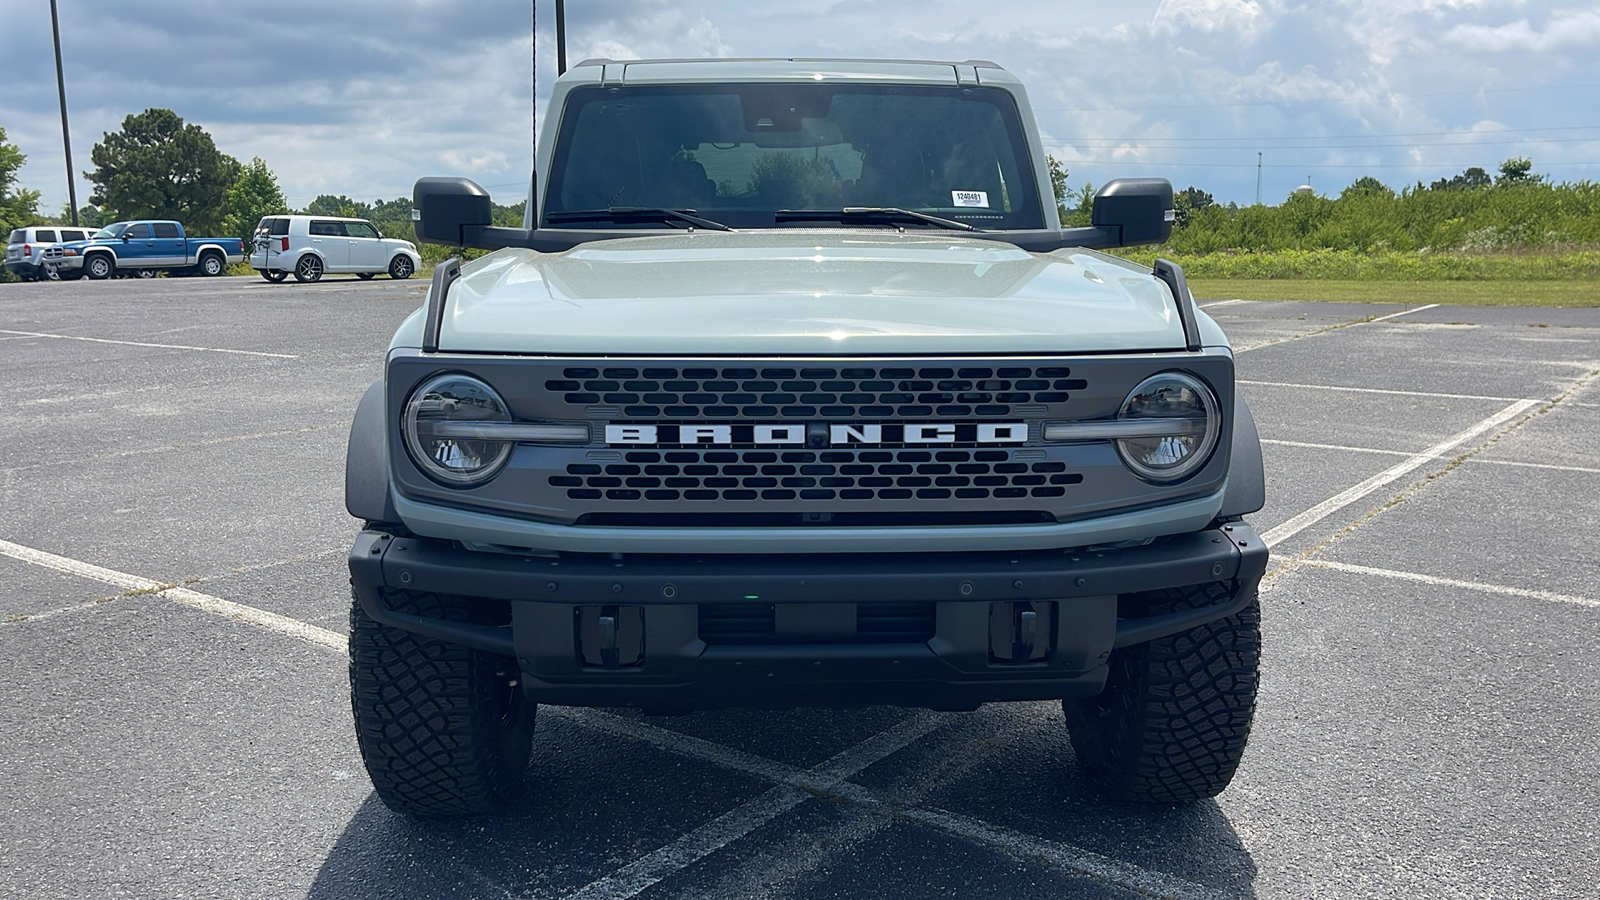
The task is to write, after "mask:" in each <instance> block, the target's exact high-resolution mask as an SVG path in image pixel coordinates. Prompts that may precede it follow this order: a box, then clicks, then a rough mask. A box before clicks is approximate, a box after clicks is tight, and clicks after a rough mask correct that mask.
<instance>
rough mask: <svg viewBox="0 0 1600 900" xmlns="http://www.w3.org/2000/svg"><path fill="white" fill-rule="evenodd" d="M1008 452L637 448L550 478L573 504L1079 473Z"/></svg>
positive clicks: (961, 490) (981, 493)
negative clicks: (1022, 459)
mask: <svg viewBox="0 0 1600 900" xmlns="http://www.w3.org/2000/svg"><path fill="white" fill-rule="evenodd" d="M1010 460H1011V453H1010V451H1006V450H818V451H799V450H791V451H781V452H780V451H769V450H665V451H642V450H635V451H630V452H628V453H626V454H623V457H622V461H621V462H615V463H604V464H602V463H573V464H570V465H568V466H567V469H566V474H564V475H551V476H549V478H550V485H551V486H552V487H558V488H565V489H566V491H567V497H568V498H570V499H573V500H601V499H604V500H705V501H724V500H980V499H988V498H996V499H1020V498H1025V497H1061V496H1064V495H1065V494H1066V492H1067V488H1068V487H1069V486H1071V485H1075V484H1081V483H1082V482H1083V476H1082V475H1081V474H1079V473H1076V472H1068V471H1067V466H1066V464H1065V463H1060V462H1012V461H1010Z"/></svg>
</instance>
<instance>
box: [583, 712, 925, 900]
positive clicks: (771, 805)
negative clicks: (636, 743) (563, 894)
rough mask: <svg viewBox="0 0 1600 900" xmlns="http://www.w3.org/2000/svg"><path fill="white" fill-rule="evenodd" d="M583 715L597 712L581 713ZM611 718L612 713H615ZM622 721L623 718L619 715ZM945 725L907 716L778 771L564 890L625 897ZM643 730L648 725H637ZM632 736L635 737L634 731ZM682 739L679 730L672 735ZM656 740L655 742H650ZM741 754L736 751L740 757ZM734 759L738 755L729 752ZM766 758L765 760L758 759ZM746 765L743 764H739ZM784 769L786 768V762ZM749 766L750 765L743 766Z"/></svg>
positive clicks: (595, 898) (719, 757)
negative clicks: (708, 815)
mask: <svg viewBox="0 0 1600 900" xmlns="http://www.w3.org/2000/svg"><path fill="white" fill-rule="evenodd" d="M583 718H584V719H589V718H595V719H598V718H599V717H598V716H593V717H591V716H584V717H583ZM613 718H615V717H613ZM620 721H625V720H620ZM941 724H943V720H941V719H940V718H938V717H937V716H931V715H921V716H913V717H912V718H910V719H906V720H904V721H902V722H900V723H899V724H897V725H894V726H893V727H891V728H888V729H886V730H884V731H881V732H879V733H878V734H876V735H874V736H873V737H871V738H868V739H867V740H865V741H863V742H861V743H860V744H857V745H855V746H854V747H851V748H850V749H848V750H845V751H844V752H842V753H839V754H838V755H836V756H834V757H833V758H832V759H830V760H828V761H827V762H824V763H822V764H821V765H819V766H816V767H814V768H812V769H811V770H810V771H808V772H806V771H801V770H794V771H795V772H796V776H797V777H796V776H790V775H788V774H787V773H785V774H783V775H779V777H778V779H777V780H778V781H779V785H778V786H777V787H774V788H772V789H771V790H769V791H767V792H765V793H763V794H762V795H761V796H759V797H756V798H755V799H753V800H748V801H746V802H745V803H743V804H741V805H739V806H738V807H736V808H734V809H732V810H729V811H728V812H726V813H723V814H722V815H720V816H718V817H717V818H715V819H712V820H711V821H710V822H707V823H706V824H704V825H701V826H700V827H699V828H696V829H694V830H693V831H690V832H689V833H687V834H685V835H683V836H682V837H679V838H678V839H677V840H675V841H673V842H671V843H669V844H667V845H666V846H664V847H661V848H660V849H657V850H656V851H654V852H652V853H649V854H646V855H645V856H643V857H641V858H640V859H637V860H634V861H633V862H631V863H629V864H628V865H626V866H623V867H622V868H621V869H619V870H618V871H616V872H614V873H612V874H610V875H607V876H606V877H604V878H600V879H597V880H596V881H593V882H590V883H589V884H588V885H586V886H585V887H583V888H581V889H579V890H577V891H575V892H573V893H571V894H568V895H567V897H568V898H569V900H625V898H628V897H632V896H634V895H635V894H637V893H639V892H640V891H643V890H644V889H646V888H648V887H650V886H651V885H653V884H655V883H656V882H658V881H661V880H662V879H664V878H666V877H668V876H670V875H672V874H674V873H676V872H679V871H682V870H683V869H686V868H688V867H689V866H691V865H694V864H695V863H696V862H699V861H700V860H702V859H704V858H705V857H707V856H710V855H711V854H712V853H715V852H717V851H718V850H721V849H722V848H723V847H726V846H727V845H729V844H731V843H733V842H734V841H737V840H739V839H740V838H742V837H744V836H745V835H747V834H749V833H750V832H752V831H755V830H756V829H757V828H760V827H761V826H763V825H765V824H767V823H768V822H770V821H772V820H773V819H775V818H777V817H778V816H780V815H782V814H783V813H786V812H788V811H789V810H791V809H793V808H795V807H796V806H799V805H800V804H801V803H804V802H805V801H806V800H808V799H810V798H811V797H812V796H813V795H814V794H815V793H819V792H820V793H827V792H831V791H832V790H833V789H834V788H835V787H837V786H838V785H839V783H840V782H843V781H844V780H845V779H847V778H850V777H851V776H853V775H856V774H857V773H859V772H861V771H862V770H863V769H865V768H867V767H868V766H870V765H872V764H873V763H875V762H877V761H879V760H881V759H883V758H884V757H886V756H889V755H890V754H892V753H894V752H896V751H898V750H900V749H902V748H903V747H905V746H906V745H907V744H909V743H911V742H912V741H914V740H916V739H917V738H920V737H922V736H924V735H926V734H927V733H928V732H930V731H933V730H934V729H936V728H938V727H939V726H940V725H941ZM638 727H639V730H640V731H642V730H643V729H645V728H650V726H638ZM651 730H652V731H657V732H665V734H664V735H660V736H658V738H659V740H662V741H667V740H670V738H668V737H667V735H674V734H675V733H674V732H668V731H666V729H651ZM634 736H637V734H635V735H634ZM676 737H679V738H682V737H684V736H683V735H676ZM652 743H656V741H652ZM672 743H674V744H676V745H678V746H679V747H682V748H684V749H683V750H680V751H679V752H685V750H687V751H688V755H691V756H696V755H698V753H696V752H694V751H697V750H700V749H702V745H705V744H707V743H708V742H705V741H697V740H696V739H693V738H690V739H688V740H685V741H682V742H681V743H680V742H678V741H672ZM710 746H711V747H713V748H716V749H715V750H714V751H713V752H712V754H711V755H710V756H709V757H707V759H708V761H710V762H715V763H717V764H719V765H723V764H725V763H724V762H723V761H724V760H727V759H730V754H735V753H737V751H729V750H728V748H725V747H718V746H717V745H715V744H711V745H710ZM744 755H745V754H739V756H744ZM733 758H734V759H737V758H736V757H733ZM762 762H763V763H766V762H767V761H762ZM778 765H780V764H778V763H771V764H770V765H762V766H760V768H761V769H763V770H771V769H772V766H778ZM739 768H740V769H741V770H744V767H743V766H739ZM782 768H783V769H788V768H789V767H787V766H784V767H782ZM746 771H748V770H746ZM758 774H761V776H762V777H764V778H770V777H772V776H771V775H769V774H767V772H766V771H762V772H760V773H758Z"/></svg>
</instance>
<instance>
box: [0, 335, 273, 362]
mask: <svg viewBox="0 0 1600 900" xmlns="http://www.w3.org/2000/svg"><path fill="white" fill-rule="evenodd" d="M0 334H15V335H19V336H21V337H36V338H50V339H51V340H56V341H88V342H90V343H93V344H122V345H124V346H127V347H155V348H157V349H160V350H200V351H203V352H205V353H236V354H238V355H240V356H270V357H272V358H274V359H299V358H300V357H298V356H295V355H294V354H292V353H265V352H262V351H260V350H228V349H226V348H223V347H190V346H188V345H186V344H149V343H145V342H144V341H114V340H111V339H110V338H92V337H83V336H81V335H76V334H46V333H44V332H42V331H12V330H11V329H9V328H0Z"/></svg>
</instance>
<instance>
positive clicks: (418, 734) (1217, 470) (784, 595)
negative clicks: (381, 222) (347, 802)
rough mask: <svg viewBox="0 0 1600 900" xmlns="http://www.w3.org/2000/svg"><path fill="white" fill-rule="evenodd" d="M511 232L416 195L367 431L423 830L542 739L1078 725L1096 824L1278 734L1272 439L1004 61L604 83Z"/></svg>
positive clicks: (1213, 777)
mask: <svg viewBox="0 0 1600 900" xmlns="http://www.w3.org/2000/svg"><path fill="white" fill-rule="evenodd" d="M550 111H551V112H550V115H549V117H548V119H547V122H548V125H547V127H546V128H545V129H544V133H543V135H542V137H541V139H540V141H539V146H538V148H537V150H538V152H537V165H536V171H535V174H536V179H535V183H534V186H533V189H532V191H531V193H530V196H529V203H528V207H527V214H526V217H525V220H524V223H523V227H521V228H507V227H496V226H492V225H490V201H489V197H488V195H487V194H486V193H485V192H484V191H483V190H482V189H481V188H479V187H478V186H477V185H476V184H473V183H472V182H470V181H466V180H464V179H451V178H425V179H422V180H421V181H419V182H417V186H416V190H415V193H414V201H415V207H416V212H415V213H414V218H415V219H416V223H417V234H418V236H419V237H420V239H422V240H424V241H429V242H434V243H439V244H448V245H454V246H463V247H474V248H483V249H494V250H496V251H497V252H494V253H491V254H489V255H487V256H484V257H482V258H480V259H476V260H473V261H472V262H470V263H467V264H464V265H462V264H459V263H457V262H456V261H451V262H448V263H445V264H443V265H440V266H439V267H437V269H436V270H435V272H434V278H433V283H432V287H431V289H430V291H429V293H428V295H427V300H426V303H425V304H424V305H423V307H422V308H421V309H419V310H417V311H416V312H415V313H414V314H412V315H411V316H410V318H408V319H407V320H406V321H405V322H404V323H403V324H402V325H401V326H400V328H399V330H398V332H397V333H396V334H395V336H394V339H393V342H392V343H391V344H390V347H389V351H388V357H387V360H386V365H385V375H384V378H383V379H382V380H381V381H380V382H378V383H377V384H374V385H373V386H372V387H371V389H369V390H368V391H367V393H366V395H365V396H364V397H363V399H362V400H361V402H360V404H359V407H358V409H357V412H356V416H355V421H354V424H353V425H352V430H351V435H350V444H349V454H348V460H347V468H346V506H347V508H348V510H349V511H350V513H351V514H352V515H353V516H355V517H356V518H358V519H361V520H363V522H364V523H365V524H364V529H363V530H362V531H361V533H360V535H359V537H358V538H357V539H356V542H355V546H354V547H353V549H352V550H351V555H350V573H351V581H352V585H353V589H354V603H353V606H352V609H351V613H350V627H351V641H350V681H351V702H352V705H353V709H354V715H355V728H356V735H357V739H358V742H359V744H360V748H361V753H362V756H363V758H364V760H365V762H366V767H367V771H368V772H369V774H370V775H371V777H372V781H373V784H374V786H375V787H376V789H377V793H378V796H379V797H380V798H382V800H383V801H384V802H385V803H386V804H388V805H389V806H390V807H391V808H393V809H395V810H398V811H402V812H407V813H411V814H417V815H423V816H442V815H453V814H469V813H476V812H480V811H483V810H486V809H488V808H490V807H492V806H494V805H495V804H497V803H498V802H500V801H502V800H504V799H505V798H507V797H509V796H511V795H512V794H513V793H514V792H515V789H516V788H517V787H518V786H519V784H520V781H521V778H522V773H523V771H524V769H525V768H526V766H527V763H528V757H529V753H530V741H531V733H532V730H533V725H534V710H535V707H536V705H537V704H540V703H548V704H560V705H575V706H603V707H616V706H637V707H642V708H643V709H644V710H645V711H647V712H674V711H682V710H690V709H703V708H708V707H719V706H731V705H737V706H760V707H792V706H799V705H821V706H851V705H863V704H892V705H902V706H913V707H928V708H933V709H942V710H970V709H973V708H976V707H977V706H978V705H979V704H982V703H986V702H990V701H1002V700H1033V701H1038V700H1055V701H1060V702H1061V703H1062V705H1063V707H1064V709H1065V720H1066V722H1065V724H1066V727H1067V728H1068V729H1069V730H1070V736H1071V740H1072V745H1073V747H1074V750H1075V755H1076V757H1077V761H1078V763H1079V765H1080V766H1081V767H1082V768H1083V770H1084V771H1085V772H1086V773H1087V774H1088V775H1089V777H1090V778H1092V779H1093V780H1094V781H1095V782H1096V783H1097V784H1099V785H1100V786H1101V787H1103V788H1104V789H1105V790H1106V792H1107V793H1108V794H1110V795H1111V796H1115V797H1122V798H1128V799H1135V800H1148V801H1159V802H1173V801H1185V800H1193V799H1196V798H1202V797H1209V796H1213V795H1215V794H1217V793H1218V792H1219V791H1221V790H1222V789H1223V788H1224V787H1225V786H1226V785H1227V784H1228V782H1229V780H1230V779H1231V778H1232V776H1233V774H1234V770H1235V768H1236V767H1237V765H1238V763H1239V759H1240V755H1241V753H1242V752H1243V750H1244V746H1245V742H1246V739H1247V737H1248V734H1249V729H1250V722H1251V716H1252V713H1253V711H1254V707H1255V698H1256V685H1257V663H1258V655H1259V647H1260V629H1259V612H1258V606H1257V599H1256V592H1257V585H1258V583H1259V581H1260V579H1261V577H1262V574H1263V572H1264V571H1265V567H1266V562H1267V549H1266V547H1265V546H1264V545H1263V544H1262V541H1261V539H1260V537H1259V536H1257V534H1256V533H1255V532H1254V531H1253V530H1252V529H1251V527H1250V526H1249V525H1247V524H1246V523H1245V522H1244V521H1243V520H1242V518H1241V517H1242V516H1244V515H1246V514H1248V513H1251V512H1254V511H1256V510H1258V509H1260V508H1261V506H1262V504H1263V502H1264V483H1263V473H1262V466H1261V451H1260V446H1259V443H1258V441H1257V436H1256V430H1255V425H1254V422H1253V421H1252V419H1251V417H1250V413H1249V411H1248V409H1247V408H1246V407H1245V405H1244V402H1243V400H1242V399H1241V398H1240V397H1238V396H1237V395H1236V393H1235V388H1234V365H1233V354H1232V352H1231V351H1230V349H1229V346H1228V342H1227V339H1226V338H1225V337H1224V336H1223V333H1222V331H1221V330H1220V329H1219V328H1218V327H1217V325H1216V323H1215V322H1213V321H1212V320H1211V319H1210V318H1209V317H1207V316H1206V315H1205V314H1204V313H1202V312H1200V311H1199V310H1198V309H1196V307H1195V304H1194V301H1193V298H1192V297H1191V295H1190V293H1189V290H1188V287H1187V286H1186V285H1185V282H1184V277H1183V272H1182V270H1181V269H1180V268H1179V267H1178V266H1176V265H1174V264H1172V263H1170V262H1167V261H1164V260H1161V261H1157V262H1156V263H1155V265H1154V267H1153V269H1152V268H1148V267H1143V266H1139V265H1135V264H1132V263H1130V262H1127V261H1125V260H1122V259H1118V258H1116V257H1113V256H1108V255H1105V254H1102V253H1100V252H1097V250H1098V249H1106V248H1116V247H1125V246H1130V245H1138V244H1154V243H1159V242H1161V241H1163V240H1165V239H1166V238H1167V236H1168V235H1169V234H1170V232H1171V228H1172V208H1173V206H1172V187H1171V185H1170V184H1169V183H1168V182H1166V181H1164V180H1160V179H1133V180H1118V181H1113V182H1111V183H1109V184H1107V185H1106V186H1105V187H1104V188H1102V189H1101V190H1100V192H1099V194H1098V195H1097V196H1096V198H1095V200H1094V211H1093V224H1092V225H1090V226H1087V227H1079V228H1063V227H1062V226H1061V223H1060V221H1059V217H1058V215H1057V208H1056V204H1055V203H1054V202H1053V197H1052V192H1051V185H1050V178H1049V173H1048V169H1047V166H1046V158H1045V155H1044V152H1043V150H1042V148H1041V145H1040V139H1039V132H1038V129H1037V127H1036V125H1035V123H1034V120H1033V116H1032V113H1031V112H1030V109H1029V106H1028V100H1027V95H1026V93H1025V92H1024V90H1023V87H1022V85H1021V84H1020V83H1019V82H1018V81H1017V79H1016V78H1015V77H1013V76H1012V75H1010V74H1008V73H1007V72H1006V71H1004V70H1003V69H1001V68H999V67H998V66H996V65H994V64H993V63H988V62H974V61H968V62H959V63H935V62H915V61H883V62H865V61H854V60H834V61H823V60H716V61H684V60H664V61H624V62H618V61H612V60H604V59H601V60H589V61H586V62H583V63H580V64H578V65H577V66H575V67H573V68H572V69H571V70H570V71H569V72H567V73H566V74H565V75H563V76H562V77H561V78H560V79H559V80H558V81H557V82H556V84H555V86H554V91H553V94H552V96H551V101H550Z"/></svg>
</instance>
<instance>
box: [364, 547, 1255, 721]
mask: <svg viewBox="0 0 1600 900" xmlns="http://www.w3.org/2000/svg"><path fill="white" fill-rule="evenodd" d="M1266 564H1267V549H1266V546H1265V544H1263V543H1262V541H1261V538H1260V537H1259V536H1258V535H1256V533H1255V531H1254V530H1253V529H1252V528H1251V527H1250V526H1248V525H1246V524H1243V523H1234V524H1232V525H1228V526H1223V527H1219V528H1215V529H1210V530H1206V531H1201V532H1195V533H1192V534H1184V535H1175V536H1172V537H1167V538H1163V539H1160V540H1157V541H1155V542H1153V543H1151V544H1148V545H1145V546H1142V547H1128V548H1121V549H1102V550H1070V551H1034V552H1027V553H956V554H882V555H873V554H838V555H828V556H817V555H801V554H795V555H784V556H715V555H707V556H699V557H696V556H627V557H624V558H620V559H606V558H559V559H556V558H549V557H538V556H525V555H517V554H505V553H491V552H477V551H472V550H467V549H464V548H462V547H460V546H459V545H457V544H454V543H452V542H448V541H440V540H433V539H427V538H416V537H395V536H392V535H389V534H387V533H384V532H379V531H363V532H361V534H360V535H359V536H358V537H357V539H356V543H355V546H354V547H353V548H352V549H351V552H350V574H351V583H352V584H353V585H354V587H355V593H356V597H357V599H358V600H359V602H360V604H361V606H362V608H363V609H364V610H365V611H366V613H367V614H368V615H369V616H371V617H372V618H373V619H375V620H377V621H378V622H381V623H383V624H385V625H389V626H392V627H396V628H401V629H405V630H407V631H412V632H415V633H418V634H421V635H424V636H427V637H433V638H437V639H440V640H446V641H452V642H456V643H460V644H465V645H467V646H471V647H475V648H477V649H480V650H484V651H488V652H491V653H496V654H501V655H505V656H512V657H515V658H516V659H517V660H518V662H519V664H520V668H521V669H522V684H523V686H524V689H525V690H526V691H527V693H528V695H529V697H530V698H531V699H533V700H534V701H536V702H541V703H556V704H564V705H574V706H643V707H646V708H649V709H691V708H705V707H717V706H779V707H783V706H797V705H824V706H859V705H868V704H893V705H903V706H926V707H933V708H938V709H970V708H973V707H975V706H977V705H978V704H979V703H983V702H987V701H991V700H1046V699H1056V698H1061V697H1069V696H1085V695H1092V694H1095V693H1098V692H1099V691H1100V690H1101V688H1102V687H1103V685H1104V681H1105V675H1106V666H1105V664H1106V660H1107V659H1108V658H1109V656H1110V653H1111V651H1112V650H1113V649H1115V648H1117V647H1122V646H1127V645H1129V644H1136V643H1139V642H1142V641H1148V640H1153V639H1155V638H1158V637H1164V636H1166V635H1170V634H1175V633H1177V632H1179V631H1184V630H1187V629H1189V628H1193V627H1195V626H1197V625H1200V624H1203V623H1205V622H1209V621H1213V620H1215V619H1219V618H1222V617H1224V616H1228V615H1231V614H1232V613H1234V612H1237V611H1238V610H1239V609H1240V608H1242V607H1244V606H1246V605H1248V604H1249V603H1250V602H1251V601H1252V600H1254V598H1255V595H1256V588H1257V585H1258V584H1259V582H1260V580H1261V576H1262V574H1263V573H1264V572H1265V571H1266ZM1169 589H1194V595H1195V596H1196V597H1201V598H1207V599H1206V600H1205V601H1202V602H1203V604H1204V605H1198V606H1196V608H1191V609H1184V610H1182V611H1179V612H1173V613H1167V614H1164V615H1159V616H1149V617H1144V618H1119V617H1118V605H1119V604H1118V599H1119V595H1126V594H1133V593H1141V592H1149V591H1163V590H1169ZM415 593H432V594H445V595H453V596H459V597H462V598H478V599H475V600H464V601H463V602H465V603H475V604H478V605H479V606H486V607H490V608H494V609H498V610H499V612H498V613H497V614H494V615H491V616H490V617H489V618H488V619H487V621H494V620H496V618H498V620H499V621H507V620H508V621H509V624H508V625H486V624H469V623H467V622H461V621H446V620H443V619H437V618H423V617H420V616H416V615H410V614H408V613H405V612H400V611H397V610H396V609H395V607H396V606H399V605H403V600H404V598H405V597H406V596H408V595H411V594H415ZM396 601H402V602H396ZM730 610H731V611H733V612H732V615H733V616H734V617H735V619H736V620H737V619H738V617H739V616H745V617H746V618H745V619H744V620H742V621H743V622H744V624H747V625H748V624H750V623H752V622H753V623H754V626H753V628H752V629H750V630H746V631H743V632H740V631H735V632H734V633H731V634H730V633H729V632H728V630H727V629H726V628H725V627H723V625H722V624H715V625H714V624H712V623H713V620H715V621H716V622H717V623H723V622H724V621H725V619H726V616H727V615H728V614H729V611H730ZM884 610H887V613H888V614H892V615H895V616H900V617H901V619H905V618H906V617H907V616H909V617H910V618H911V619H915V618H916V616H917V615H922V617H923V619H922V621H923V622H924V623H925V627H926V633H915V632H916V628H917V626H916V624H915V622H913V623H912V624H911V625H909V626H905V627H906V628H909V629H910V630H909V631H906V630H903V629H902V630H901V631H898V632H895V633H893V634H892V635H891V636H890V637H888V638H886V639H884V640H881V641H880V640H877V639H876V637H875V633H874V632H873V631H872V630H871V628H869V626H868V625H867V624H866V623H867V622H868V617H869V613H870V614H871V615H877V614H878V613H879V612H880V611H884ZM858 615H859V618H857V616H858ZM874 621H877V620H874ZM857 622H860V623H862V624H861V625H860V626H859V627H860V628H861V631H859V632H858V631H856V628H857V627H858V626H857V624H856V623H857ZM873 627H875V626H873ZM897 627H899V626H897ZM890 631H891V632H894V631H895V629H890ZM713 632H715V633H713Z"/></svg>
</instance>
